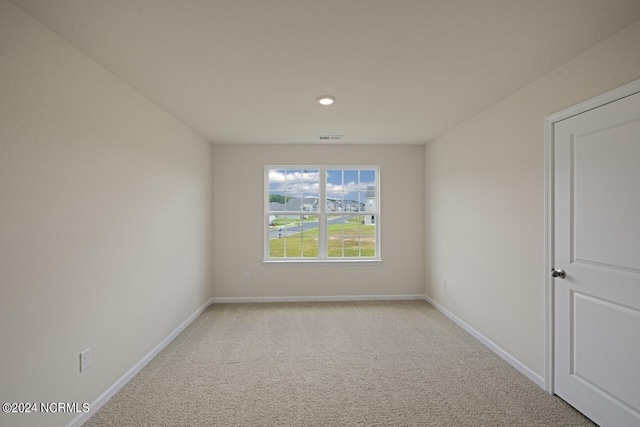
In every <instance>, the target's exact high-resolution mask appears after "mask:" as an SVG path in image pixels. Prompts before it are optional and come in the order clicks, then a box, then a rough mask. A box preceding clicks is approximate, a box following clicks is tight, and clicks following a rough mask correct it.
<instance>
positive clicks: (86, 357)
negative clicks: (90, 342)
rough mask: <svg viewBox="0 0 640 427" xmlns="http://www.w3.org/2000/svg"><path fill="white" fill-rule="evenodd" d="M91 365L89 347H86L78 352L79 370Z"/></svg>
mask: <svg viewBox="0 0 640 427" xmlns="http://www.w3.org/2000/svg"><path fill="white" fill-rule="evenodd" d="M89 366H91V349H90V348H88V349H86V350H85V351H83V352H81V353H80V372H82V371H84V370H85V369H87V368H88V367H89Z"/></svg>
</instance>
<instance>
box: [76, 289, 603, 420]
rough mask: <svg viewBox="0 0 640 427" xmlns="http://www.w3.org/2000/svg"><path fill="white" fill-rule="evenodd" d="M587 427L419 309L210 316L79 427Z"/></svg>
mask: <svg viewBox="0 0 640 427" xmlns="http://www.w3.org/2000/svg"><path fill="white" fill-rule="evenodd" d="M351 425H361V426H438V427H442V426H509V427H515V426H527V427H529V426H592V425H593V424H592V423H591V422H590V421H589V420H588V419H586V418H585V417H583V416H582V415H581V414H580V413H578V412H577V411H575V410H574V409H573V408H572V407H570V406H569V405H567V404H566V403H565V402H563V401H562V400H560V399H559V398H557V397H552V396H550V395H548V394H546V393H545V392H544V391H543V390H542V389H540V388H539V387H538V386H537V385H535V384H533V383H532V382H530V381H529V380H528V379H526V378H525V377H524V376H523V375H522V374H520V373H519V372H518V371H516V370H515V369H513V368H512V367H511V366H510V365H508V364H507V363H506V362H504V361H503V360H502V359H500V358H499V357H498V356H496V355H495V354H494V353H492V352H491V351H490V350H488V349H487V348H486V347H484V346H483V345H482V344H481V343H479V342H478V341H477V340H476V339H475V338H473V337H472V336H470V335H469V334H467V333H466V332H464V331H463V330H462V329H460V328H459V327H458V326H457V325H455V324H454V323H452V322H451V321H450V320H448V319H447V318H446V317H444V316H443V315H442V314H441V313H439V312H438V311H437V310H435V309H434V308H433V307H432V306H431V305H429V304H427V303H426V302H422V301H398V302H346V303H345V302H339V303H282V304H280V303H274V304H229V305H226V304H217V305H212V306H211V307H209V308H208V309H207V310H206V311H205V312H204V313H203V314H202V315H201V316H200V317H198V318H197V319H196V320H195V321H194V322H193V323H192V324H191V325H190V326H189V328H187V329H186V330H185V331H184V332H183V333H182V334H180V336H178V337H177V338H176V339H175V340H174V341H173V342H172V343H171V344H170V345H169V346H167V348H166V349H165V350H164V351H163V352H162V353H160V354H159V355H158V356H157V357H156V358H155V359H154V360H153V361H151V362H150V363H149V364H148V365H147V366H146V367H145V368H144V369H143V370H142V371H141V372H140V373H139V374H138V375H137V376H136V377H135V378H133V379H132V380H131V381H130V382H129V383H128V384H127V385H126V386H125V387H123V388H122V389H121V390H120V391H119V392H118V393H117V394H116V395H115V396H114V397H113V398H112V399H111V400H110V401H109V402H108V403H107V404H106V405H105V406H104V407H103V408H102V409H101V410H100V411H98V413H97V414H96V415H94V416H93V417H92V418H90V419H89V421H88V422H87V423H86V424H85V426H88V427H91V426H351Z"/></svg>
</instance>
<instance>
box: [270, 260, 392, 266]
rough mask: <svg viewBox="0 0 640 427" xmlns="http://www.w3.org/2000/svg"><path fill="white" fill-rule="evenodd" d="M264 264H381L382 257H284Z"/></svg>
mask: <svg viewBox="0 0 640 427" xmlns="http://www.w3.org/2000/svg"><path fill="white" fill-rule="evenodd" d="M262 264H263V265H269V266H275V265H280V266H282V265H380V264H382V260H381V259H340V260H338V259H300V260H298V259H283V260H271V259H270V260H264V261H262Z"/></svg>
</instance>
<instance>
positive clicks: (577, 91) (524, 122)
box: [425, 23, 640, 376]
mask: <svg viewBox="0 0 640 427" xmlns="http://www.w3.org/2000/svg"><path fill="white" fill-rule="evenodd" d="M639 46H640V23H636V24H635V25H633V26H631V27H629V28H627V29H626V30H624V31H622V32H621V33H619V34H617V35H615V36H613V37H612V38H610V39H608V40H606V41H605V42H603V43H601V44H599V45H597V46H595V47H594V48H592V49H590V50H589V51H587V52H586V53H584V54H583V55H581V56H579V57H577V58H575V59H573V60H571V61H570V62H568V63H567V64H565V65H564V66H562V67H560V68H558V69H557V70H555V71H554V72H552V73H550V74H548V75H546V76H544V77H542V78H541V79H539V80H537V81H535V82H533V83H532V84H530V85H529V86H527V87H525V88H523V89H522V90H520V91H518V92H516V93H514V94H513V95H511V96H509V97H508V98H506V99H504V100H503V101H501V102H499V103H498V104H496V105H494V106H492V107H490V108H488V109H487V110H485V111H483V112H482V113H480V114H478V115H477V116H475V117H473V118H472V119H470V120H468V121H467V122H465V123H463V124H462V125H460V126H458V127H456V128H455V129H453V130H452V131H450V132H448V133H447V134H445V135H444V136H442V137H440V138H438V139H437V140H436V141H434V142H432V143H431V144H428V145H427V146H426V149H425V170H426V172H425V183H426V184H425V185H426V200H425V202H426V213H427V214H426V258H425V259H426V260H427V262H426V265H425V272H426V293H427V295H429V296H430V297H431V298H433V299H434V300H435V301H436V302H438V303H440V304H441V305H443V306H444V307H445V308H447V309H448V310H450V311H451V312H453V313H454V314H455V315H457V316H459V317H460V318H462V320H464V321H465V322H467V323H468V324H470V325H471V326H472V327H474V328H475V329H477V330H478V331H479V332H480V333H482V334H484V335H485V336H487V337H488V338H489V339H491V340H493V341H494V342H495V343H496V344H498V346H500V347H502V348H503V349H504V350H506V351H507V352H508V353H510V354H511V355H513V356H514V357H516V358H517V359H519V360H520V361H521V362H522V363H524V364H525V365H526V366H528V367H529V368H530V369H532V370H533V371H534V372H536V373H537V374H538V375H540V376H543V375H544V274H546V272H545V271H543V266H544V206H543V204H544V158H543V155H544V133H543V129H544V118H545V116H547V115H549V114H551V113H554V112H556V111H559V110H562V109H564V108H566V107H569V106H571V105H573V104H576V103H578V102H581V101H584V100H586V99H589V98H591V97H593V96H596V95H598V94H600V93H603V92H606V91H608V90H610V89H613V88H616V87H618V86H621V85H623V84H625V83H628V82H630V81H633V80H635V79H638V78H640V48H639ZM445 279H446V280H447V287H446V290H445V289H443V288H442V286H441V283H442V280H445Z"/></svg>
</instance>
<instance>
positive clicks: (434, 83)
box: [12, 0, 640, 144]
mask: <svg viewBox="0 0 640 427" xmlns="http://www.w3.org/2000/svg"><path fill="white" fill-rule="evenodd" d="M12 1H13V2H14V3H15V4H17V5H18V6H20V7H21V8H23V9H24V10H25V11H26V12H27V13H29V14H30V15H32V16H33V17H34V18H36V19H37V20H39V21H40V22H42V23H43V24H44V25H46V26H47V27H49V28H50V29H52V30H53V31H54V32H56V33H57V34H58V35H60V36H61V37H63V38H64V39H66V40H67V41H68V42H69V43H71V44H72V45H74V46H75V47H77V48H78V49H79V50H81V51H82V52H84V53H85V54H86V55H88V56H89V57H91V58H93V59H94V60H95V61H97V62H98V63H100V64H101V65H103V66H104V67H105V68H107V69H108V70H110V71H111V72H112V73H114V74H115V75H116V76H118V77H119V78H120V79H121V80H123V81H124V82H126V83H128V84H129V85H131V86H132V87H133V88H135V89H136V90H138V91H139V92H140V93H142V94H143V95H144V96H146V97H147V98H149V99H151V100H152V101H154V102H155V103H157V104H158V105H159V106H161V107H162V108H164V109H165V110H166V111H168V112H169V113H171V114H172V115H173V116H174V117H176V118H177V119H179V120H181V121H182V122H184V123H185V124H186V125H188V126H189V127H191V128H192V129H194V130H195V131H196V132H198V133H199V134H200V135H202V136H203V137H205V138H206V139H207V140H209V141H211V142H213V143H315V141H316V138H317V136H318V135H320V134H343V135H344V141H345V142H348V143H388V144H394V143H400V144H422V143H426V142H428V141H430V140H432V139H433V138H435V137H437V136H438V135H441V134H442V133H444V132H446V131H447V130H449V129H451V128H452V127H454V126H455V125H457V124H459V123H461V122H462V121H464V120H465V119H467V118H469V117H471V116H473V115H474V114H476V113H478V112H479V111H481V110H483V109H484V108H486V107H488V106H490V105H491V104H493V103H495V102H497V101H498V100H500V99H502V98H504V97H505V96H507V95H509V94H510V93H513V92H514V91H516V90H518V89H519V88H521V87H523V86H524V85H526V84H528V83H530V82H532V81H533V80H535V79H537V78H538V77H540V76H542V75H544V74H546V73H547V72H549V71H551V70H553V69H555V68H557V67H558V66H560V65H561V64H563V63H565V62H566V61H568V60H569V59H571V58H573V57H575V56H577V55H579V54H580V53H582V52H584V51H585V50H587V49H589V48H590V47H592V46H593V45H595V44H596V43H598V42H600V41H602V40H604V39H606V38H607V37H609V36H611V35H613V34H615V33H616V32H618V31H620V30H621V29H623V28H625V27H626V26H628V25H630V24H632V23H634V22H635V21H637V20H639V19H640V0H422V1H420V0H12ZM324 94H329V95H334V96H335V97H337V102H336V103H335V104H334V105H333V106H331V107H322V106H320V105H319V104H317V103H316V97H317V96H319V95H324ZM541 126H542V124H541Z"/></svg>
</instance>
